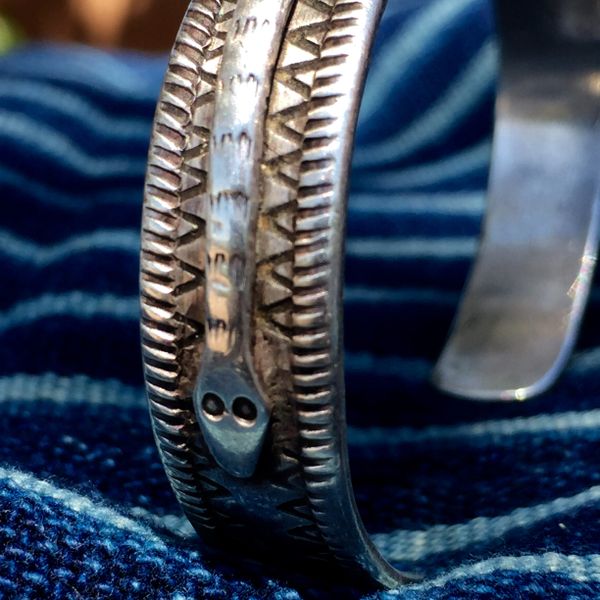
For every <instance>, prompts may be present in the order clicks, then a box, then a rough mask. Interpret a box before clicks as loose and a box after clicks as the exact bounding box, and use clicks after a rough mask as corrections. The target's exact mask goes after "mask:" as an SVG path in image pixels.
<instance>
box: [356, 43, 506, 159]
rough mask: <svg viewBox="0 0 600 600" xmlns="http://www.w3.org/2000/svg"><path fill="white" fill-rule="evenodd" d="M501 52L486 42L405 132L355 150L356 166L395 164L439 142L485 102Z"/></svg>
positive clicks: (399, 132)
mask: <svg viewBox="0 0 600 600" xmlns="http://www.w3.org/2000/svg"><path fill="white" fill-rule="evenodd" d="M497 64H498V49H497V46H496V43H495V41H488V42H486V43H485V44H484V45H483V47H482V48H481V50H480V51H479V52H478V53H477V54H476V55H475V56H474V57H473V59H472V60H471V61H470V62H469V64H468V65H467V66H466V68H465V70H464V72H463V73H462V74H461V75H460V76H459V77H457V79H456V81H454V82H453V83H452V85H451V87H450V89H449V90H447V91H446V93H445V94H444V95H443V96H442V97H441V98H440V99H439V100H438V101H437V102H436V103H435V104H434V105H433V106H431V107H430V108H429V109H427V110H426V111H425V112H424V113H423V114H422V115H421V116H420V117H419V118H418V119H417V120H415V121H413V122H412V123H411V124H410V125H409V126H408V127H407V128H406V129H404V130H402V131H398V132H396V133H394V135H393V136H392V137H390V138H387V139H382V140H381V141H378V142H377V143H374V144H365V145H362V146H359V147H357V148H356V150H355V152H354V159H353V164H354V166H355V167H357V168H367V167H375V166H384V165H389V164H394V163H396V162H398V161H400V160H402V159H404V158H406V157H407V156H410V155H411V154H414V153H416V152H418V151H419V150H422V149H423V148H424V147H425V146H426V145H427V144H429V143H431V142H434V141H439V140H440V139H441V138H442V137H443V136H444V135H447V134H448V133H449V132H450V131H451V130H452V129H454V128H455V127H456V125H457V124H458V123H459V122H460V121H461V120H463V119H465V118H466V117H467V116H468V115H469V114H471V113H472V112H473V109H474V108H475V107H476V106H477V105H478V104H480V103H481V102H483V100H484V98H485V95H486V93H488V92H489V91H490V90H491V89H492V87H493V84H494V81H495V79H496V72H497Z"/></svg>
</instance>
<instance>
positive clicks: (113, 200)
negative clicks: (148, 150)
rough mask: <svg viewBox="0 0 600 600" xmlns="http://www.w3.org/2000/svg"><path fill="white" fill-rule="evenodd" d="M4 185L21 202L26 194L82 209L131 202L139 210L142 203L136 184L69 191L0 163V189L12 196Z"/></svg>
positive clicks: (41, 200) (60, 206) (66, 207)
mask: <svg viewBox="0 0 600 600" xmlns="http://www.w3.org/2000/svg"><path fill="white" fill-rule="evenodd" d="M6 186H11V187H12V188H14V189H16V190H19V191H18V192H17V193H18V194H19V196H18V200H19V202H21V203H22V201H23V199H24V198H25V197H29V198H34V199H35V200H36V201H37V202H40V203H41V204H46V205H50V206H53V207H54V206H56V207H59V208H63V209H68V210H73V211H86V210H90V209H93V208H95V207H97V206H99V205H102V206H105V205H106V204H125V203H127V204H129V205H131V204H134V205H137V206H139V207H140V210H141V206H142V195H143V193H142V191H141V189H140V186H131V185H128V186H117V188H116V189H111V190H108V191H94V192H92V193H91V194H90V193H88V192H86V191H80V192H76V193H73V192H68V191H67V190H62V189H60V188H57V187H56V186H54V185H50V184H47V183H42V182H38V181H35V180H33V179H31V177H29V176H27V175H24V174H22V173H19V172H17V171H12V170H9V169H5V168H3V167H2V166H0V190H2V193H3V195H4V197H8V196H9V194H11V195H14V194H15V192H14V191H13V190H11V191H10V192H9V191H8V190H6V189H3V187H6ZM0 235H2V233H1V232H0Z"/></svg>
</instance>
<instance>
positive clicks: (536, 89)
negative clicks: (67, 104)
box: [141, 0, 600, 587]
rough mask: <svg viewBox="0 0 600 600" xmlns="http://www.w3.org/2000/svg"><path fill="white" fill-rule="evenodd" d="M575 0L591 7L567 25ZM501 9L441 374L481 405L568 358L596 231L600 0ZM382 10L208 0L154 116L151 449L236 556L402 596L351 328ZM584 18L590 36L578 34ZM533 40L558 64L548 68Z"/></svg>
mask: <svg viewBox="0 0 600 600" xmlns="http://www.w3.org/2000/svg"><path fill="white" fill-rule="evenodd" d="M567 4H568V5H569V6H575V4H576V5H577V7H578V8H577V10H576V11H575V13H573V10H575V9H573V10H571V11H570V12H569V11H567V12H566V13H565V14H566V17H565V16H564V15H562V14H560V10H562V9H563V8H564V6H566V5H567ZM499 5H500V9H501V10H500V14H501V17H502V19H501V23H502V25H503V27H502V31H503V32H504V33H505V39H506V41H507V43H506V47H505V56H506V57H507V62H506V66H505V69H504V82H503V87H502V93H501V95H500V100H499V111H498V114H499V117H500V120H499V125H498V132H497V138H496V159H497V160H498V161H499V162H497V163H496V165H495V166H494V169H493V171H492V179H491V196H492V200H491V208H490V217H489V219H488V224H487V235H486V237H485V238H484V243H483V247H482V252H481V257H480V262H479V263H478V265H477V266H476V267H475V273H474V277H473V279H472V282H471V284H470V288H469V291H468V294H467V297H466V300H465V302H464V305H463V310H462V312H461V316H460V317H459V320H458V329H457V331H456V333H455V335H454V336H453V338H452V339H451V342H450V346H449V349H448V350H446V352H445V354H444V356H443V359H442V363H441V366H440V368H439V370H438V378H439V380H440V382H441V384H442V385H443V386H444V387H445V388H447V389H449V390H451V391H454V392H460V393H463V394H466V395H470V396H474V395H477V396H478V397H489V396H492V395H506V394H507V390H510V391H511V392H510V395H512V396H516V395H519V394H520V393H522V390H529V389H530V388H532V384H531V381H530V380H531V378H532V377H533V379H534V380H535V381H538V380H540V379H542V378H544V377H546V378H547V377H548V372H549V369H550V372H552V373H554V371H555V370H556V368H557V366H559V363H560V360H562V358H563V357H564V356H565V355H566V354H567V353H568V349H569V347H570V344H571V340H572V338H573V336H574V334H575V331H576V328H577V323H578V320H579V316H580V313H581V309H582V307H583V304H584V299H585V295H586V293H587V289H588V286H589V280H588V279H586V278H585V277H586V276H587V277H589V272H590V265H591V263H592V262H593V258H594V257H595V245H596V221H595V218H596V216H595V207H596V203H597V201H598V174H597V169H593V168H592V167H593V164H594V162H595V160H596V159H597V156H598V127H597V122H598V90H599V88H598V79H599V77H600V71H599V69H598V65H597V63H596V62H594V61H596V60H597V58H598V52H597V50H598V38H599V33H598V31H599V28H598V27H594V26H590V22H594V19H595V23H596V24H598V23H599V22H600V19H599V17H598V14H597V11H596V7H597V4H596V3H595V0H582V1H580V2H578V3H569V2H562V3H561V2H557V1H556V0H544V2H543V8H544V10H545V12H544V15H545V18H546V17H547V16H548V15H556V18H557V19H558V21H556V23H555V24H554V25H552V26H550V25H548V27H546V25H544V26H541V25H539V24H538V21H540V19H539V18H538V17H539V15H538V13H537V12H535V11H531V12H527V10H529V9H527V10H525V9H523V10H521V9H520V8H519V10H518V11H517V3H516V2H513V1H512V0H501V1H499ZM536 6H539V7H540V9H541V8H542V7H541V5H540V3H536ZM382 8H383V6H382V0H361V1H359V2H355V1H352V0H237V2H229V1H227V0H193V1H192V2H191V4H190V8H189V11H188V13H187V15H186V17H185V19H184V22H183V25H182V28H181V32H180V34H179V37H178V40H177V42H176V45H175V48H174V51H173V54H172V57H171V61H170V65H169V69H168V73H167V76H166V81H165V86H164V91H163V94H162V96H161V99H160V102H159V106H158V110H157V116H156V123H155V130H154V137H153V140H152V145H151V150H150V158H149V168H148V177H147V185H146V200H145V208H144V229H143V249H142V276H141V283H142V308H143V321H142V331H143V352H144V362H145V368H146V382H147V389H148V397H149V402H150V407H151V414H152V420H153V425H154V431H155V435H156V441H157V445H158V448H159V451H160V453H161V457H162V460H163V462H164V465H165V468H166V471H167V474H168V475H169V479H170V481H171V484H172V486H173V489H174V491H175V493H176V495H177V497H178V499H179V501H180V502H181V504H182V506H183V508H184V510H185V512H186V514H187V515H188V517H189V518H190V520H191V521H192V523H193V524H194V526H195V527H196V529H197V530H198V531H199V533H201V534H202V535H203V536H204V537H205V538H206V539H207V540H209V541H211V542H213V543H214V544H215V545H217V546H219V547H221V548H224V549H226V551H227V552H228V553H229V554H232V553H234V552H237V553H239V554H240V555H241V556H244V557H247V558H250V559H261V558H262V559H263V560H278V561H283V562H285V563H288V565H290V564H291V565H294V569H295V570H296V571H299V572H313V571H314V572H321V573H326V574H328V575H329V576H330V577H332V578H334V579H336V580H340V581H345V582H348V581H353V582H358V583H364V584H366V585H375V584H377V585H382V586H387V587H391V586H395V585H397V584H398V583H401V582H403V581H405V578H404V577H403V576H402V575H401V574H400V573H398V572H396V571H394V569H392V568H391V567H390V566H389V565H388V564H387V563H386V562H385V561H384V560H383V559H382V558H381V556H380V555H379V554H378V552H377V551H376V550H375V548H374V547H373V545H372V544H371V542H370V541H369V538H368V535H367V534H366V532H365V531H364V528H363V526H362V524H361V522H360V518H359V516H358V514H357V511H356V507H355V504H354V498H353V494H352V488H351V482H350V471H349V467H348V461H347V450H346V439H345V409H344V379H343V368H342V362H343V361H342V358H343V357H342V329H341V324H342V317H341V314H342V287H343V286H342V273H341V271H342V269H341V264H342V258H343V243H344V239H343V236H344V221H345V211H346V197H347V189H346V185H347V181H348V169H349V165H350V155H351V149H352V142H353V134H354V127H355V121H356V115H357V113H358V107H359V102H360V91H361V89H362V84H363V80H364V76H365V73H366V68H367V62H368V56H369V51H370V46H371V43H372V40H373V37H374V34H375V30H376V27H377V24H378V20H379V17H380V13H381V10H382ZM512 11H517V12H518V14H519V19H518V23H512V18H513V17H512V15H513V12H512ZM577 11H579V12H577ZM595 11H596V12H595ZM540 22H541V21H540ZM543 22H544V23H545V22H546V21H545V20H543ZM555 25H556V27H555ZM559 25H560V27H562V29H560V28H559V29H560V32H559V29H557V27H558V26H559ZM583 25H585V32H586V36H585V42H581V43H580V42H579V41H569V42H568V43H567V42H565V43H564V44H563V41H562V40H563V37H564V38H565V39H568V40H573V39H576V40H579V37H578V35H576V36H573V33H572V32H573V31H575V32H578V31H580V29H578V28H580V27H581V26H583ZM563 30H564V31H563ZM530 32H533V33H535V36H534V38H535V43H534V42H533V41H532V40H530V39H529V38H528V34H529V33H530ZM557 32H559V33H557ZM569 32H570V33H569ZM513 34H514V35H513ZM538 38H539V40H538ZM557 39H558V40H559V41H557ZM538 41H540V42H544V44H541V45H540V46H539V47H540V48H541V49H543V52H546V49H548V48H549V49H550V50H551V52H552V59H551V58H549V57H548V58H542V59H541V63H538V62H536V61H537V59H539V58H540V56H539V54H540V52H541V50H540V52H537V51H536V50H535V48H536V47H537V46H536V44H538ZM523 48H525V49H528V50H529V51H530V52H529V54H528V53H527V52H524V53H523V55H522V57H523V61H520V60H517V58H519V57H520V56H521V52H522V51H523ZM550 50H549V52H550ZM559 50H560V51H559ZM563 50H564V53H563ZM543 52H542V53H543ZM563 54H564V56H563ZM561 57H562V58H561ZM559 58H561V60H562V59H564V62H563V63H561V62H560V60H559ZM525 59H527V60H525ZM550 63H552V64H553V65H555V66H556V68H555V69H552V73H550V69H549V68H548V67H547V66H546V67H544V68H542V67H540V66H539V65H541V64H543V65H548V64H550ZM563 67H564V68H563ZM530 74H531V77H530ZM550 74H551V75H552V77H549V78H548V77H547V76H548V75H550ZM561 74H562V76H561ZM564 86H567V87H568V88H569V89H568V90H566V91H565V89H564ZM586 86H587V87H586ZM544 90H549V92H550V93H549V95H545V94H544V93H542V92H543V91H544ZM559 92H560V93H559ZM561 94H562V95H561ZM563 98H564V101H563ZM558 146H560V148H558ZM559 157H560V160H559ZM555 159H556V160H555ZM548 161H554V162H553V163H552V165H551V166H550V165H548V164H547V163H548ZM538 219H541V221H539V220H538ZM544 223H545V224H546V226H547V228H545V227H546V226H544V225H543V224H544ZM546 253H548V255H546ZM490 268H491V269H493V271H492V272H491V271H490V270H489V269H490ZM523 274H524V275H523ZM528 289H530V290H533V291H527V290H528ZM540 298H543V302H541V303H540V302H539V300H540ZM525 325H527V327H528V329H525ZM507 326H508V329H505V328H506V327H507ZM511 326H512V328H511ZM546 328H550V329H551V331H546ZM535 336H537V337H538V340H537V341H536V340H535V339H534V337H535ZM522 342H523V343H527V346H526V350H523V349H522V348H521V347H520V346H519V344H521V343H522ZM514 352H517V353H518V352H521V354H519V355H518V356H519V357H520V359H513V353H514ZM527 353H529V354H527ZM534 356H535V357H536V358H535V360H534ZM557 356H560V360H558V359H557ZM523 362H524V363H526V364H528V365H529V367H527V366H526V365H525V366H524V365H523V364H522V363H523ZM536 378H537V379H536ZM535 381H534V383H535ZM523 382H525V383H523ZM517 391H518V392H517ZM265 557H268V558H265Z"/></svg>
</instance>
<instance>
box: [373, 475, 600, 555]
mask: <svg viewBox="0 0 600 600" xmlns="http://www.w3.org/2000/svg"><path fill="white" fill-rule="evenodd" d="M599 501H600V486H594V487H591V488H589V489H587V490H585V491H583V492H581V493H579V494H576V495H574V496H570V497H566V498H556V499H555V500H551V501H550V502H545V503H543V504H537V505H536V506H529V507H526V508H517V509H516V510H513V511H512V512H510V513H509V514H507V515H502V516H500V517H477V518H475V519H472V520H471V521H468V522H467V523H460V524H458V525H434V526H433V527H429V528H428V529H425V530H423V531H404V530H398V531H395V532H393V533H383V534H377V535H374V536H373V541H374V542H375V545H376V546H377V547H378V548H379V550H380V552H381V553H382V554H383V555H384V556H385V557H386V558H387V559H388V560H390V561H393V562H404V561H410V562H413V561H414V562H416V561H420V560H423V559H424V558H427V557H429V556H431V555H434V554H447V553H449V552H457V551H459V550H465V549H466V548H470V547H472V546H475V545H477V544H482V543H485V542H488V543H489V542H492V541H494V540H497V539H498V538H501V537H502V536H504V535H506V534H508V533H510V532H511V531H514V530H516V529H527V528H531V527H533V526H535V525H538V524H539V523H541V522H543V521H546V520H548V519H550V518H554V517H560V516H561V515H564V514H567V513H571V514H572V513H573V512H574V511H577V510H579V509H581V508H583V507H585V506H586V505H589V504H595V503H597V502H599Z"/></svg>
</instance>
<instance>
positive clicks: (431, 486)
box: [0, 0, 600, 600]
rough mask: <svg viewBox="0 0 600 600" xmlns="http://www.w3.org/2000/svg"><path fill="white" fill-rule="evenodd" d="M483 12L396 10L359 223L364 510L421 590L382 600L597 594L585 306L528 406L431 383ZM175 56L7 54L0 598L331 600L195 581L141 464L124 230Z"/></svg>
mask: <svg viewBox="0 0 600 600" xmlns="http://www.w3.org/2000/svg"><path fill="white" fill-rule="evenodd" d="M492 30H493V27H492V21H491V16H490V12H489V7H488V6H487V3H485V2H483V0H430V1H428V2H425V3H424V2H422V1H420V0H396V1H394V2H392V3H391V5H390V7H389V10H388V13H387V15H386V17H385V20H384V23H383V26H382V30H381V34H380V36H379V40H378V43H377V48H376V53H375V57H374V61H373V68H372V71H371V74H370V81H369V85H368V87H367V90H366V94H365V101H364V107H363V111H362V115H361V119H360V128H359V134H358V145H357V150H356V157H355V163H356V165H355V166H356V168H355V170H354V175H353V194H352V198H351V202H350V215H349V241H348V262H347V289H346V325H347V338H346V342H347V356H348V389H349V419H350V423H351V425H352V427H351V430H350V445H351V455H352V461H353V470H354V475H355V483H356V492H357V497H358V501H359V504H360V507H361V510H362V514H363V516H364V519H365V522H366V524H367V526H368V527H369V529H370V530H371V531H373V532H374V533H375V534H376V536H375V540H376V543H377V544H378V545H379V546H380V547H381V549H382V550H383V552H384V554H385V555H386V556H387V557H388V558H389V559H390V560H391V561H392V562H393V563H394V564H396V565H398V566H399V567H400V568H403V569H405V570H408V571H410V572H412V573H417V574H420V575H422V577H423V580H422V582H421V583H418V584H415V585H413V586H409V587H406V588H403V589H401V590H398V591H397V592H392V593H389V594H383V593H381V594H379V595H377V598H384V597H390V598H391V597H398V598H401V599H406V600H408V599H410V600H432V599H449V600H450V599H451V600H456V599H460V598H489V599H492V598H493V599H495V600H496V599H513V598H539V599H548V598H570V599H584V598H590V599H592V598H594V599H596V598H598V597H599V596H600V541H599V540H600V519H599V517H600V472H599V469H598V452H599V450H600V427H599V425H600V395H599V391H600V376H599V374H600V370H599V367H600V346H599V344H600V322H599V321H598V318H597V317H596V312H597V311H596V310H595V309H596V306H597V303H598V298H599V295H598V288H597V287H596V288H595V290H594V292H593V294H592V301H591V310H590V311H588V313H589V314H588V315H587V317H586V320H585V323H584V330H583V335H582V337H581V340H580V343H579V346H578V348H577V353H576V355H575V357H574V359H573V361H572V363H571V365H570V367H569V369H568V372H567V373H566V375H565V377H564V378H563V379H562V381H561V382H560V384H559V385H558V386H556V387H555V389H553V390H552V392H550V393H548V394H546V395H545V396H544V397H543V398H540V399H538V400H534V401H531V402H529V403H524V404H504V405H490V404H478V403H469V402H461V401H458V400H454V399H450V398H448V397H444V396H442V395H440V394H438V393H436V392H435V391H434V390H433V389H431V388H430V387H429V385H428V382H427V378H428V374H429V371H430V368H431V366H432V364H433V361H434V360H435V357H436V355H437V353H438V352H439V351H440V349H441V347H442V344H443V341H444V338H445V335H446V333H447V330H448V327H449V325H450V322H451V319H452V315H453V313H454V311H455V308H456V304H457V301H458V297H459V293H460V290H461V287H462V285H463V283H464V280H465V277H466V274H467V271H468V268H469V264H470V261H471V259H472V257H473V254H474V252H475V248H476V238H477V235H478V232H479V229H480V219H481V215H482V211H483V190H484V186H485V179H486V173H487V168H488V154H489V140H490V135H491V124H492V103H493V93H494V85H495V75H496V44H495V41H494V37H493V33H492ZM165 64H166V61H165V59H164V58H159V59H151V58H147V57H140V56H133V55H113V54H107V53H104V52H100V51H96V50H91V49H87V48H64V47H48V46H41V47H40V46H29V47H24V48H22V49H19V50H18V51H15V52H14V53H12V54H9V55H6V56H4V57H0V190H1V198H2V211H1V213H0V214H1V219H2V222H1V223H0V254H1V255H2V269H3V270H2V286H1V287H0V336H1V341H2V343H1V344H0V553H1V559H0V597H1V598H18V599H26V598H85V599H88V598H152V599H153V598H160V599H163V598H169V599H172V600H185V599H190V600H195V599H197V598H277V599H281V600H283V599H289V600H291V599H296V598H303V597H307V596H309V595H310V597H315V596H316V597H319V596H321V597H323V598H327V597H331V594H330V592H327V591H324V590H321V592H319V590H316V591H315V590H311V591H310V594H309V592H307V591H306V590H300V589H295V588H293V587H290V586H289V585H288V584H286V583H285V582H284V581H277V580H273V579H266V578H265V579H259V580H252V581H250V580H247V579H245V578H244V577H243V576H242V575H241V574H236V573H228V574H224V573H223V572H221V570H220V567H219V565H215V564H213V563H210V562H207V561H206V560H205V558H204V549H203V546H202V545H201V543H199V542H198V540H197V538H195V537H194V535H193V533H192V532H191V530H190V527H189V525H188V524H187V522H186V521H185V519H183V518H182V515H181V513H180V511H179V508H178V506H177V503H176V501H175V498H174V496H173V494H172V493H171V490H170V488H169V486H168V484H167V481H166V478H165V476H164V474H163V470H162V467H161V465H160V463H159V459H158V454H157V452H156V450H155V447H154V443H153V439H152V435H151V431H150V425H149V420H148V416H147V409H146V406H145V400H144V393H143V389H142V374H141V373H142V370H141V364H140V353H139V347H138V344H139V340H138V324H137V319H138V304H137V297H136V294H137V277H138V264H137V262H138V244H139V237H138V228H139V224H140V208H141V200H142V184H143V175H144V162H145V154H146V149H147V145H148V138H149V133H150V127H151V118H152V113H153V110H154V103H155V100H156V96H157V94H158V91H159V87H160V81H161V78H162V74H163V71H164V68H165Z"/></svg>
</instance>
